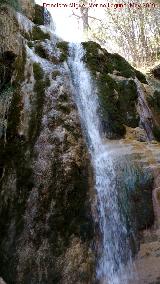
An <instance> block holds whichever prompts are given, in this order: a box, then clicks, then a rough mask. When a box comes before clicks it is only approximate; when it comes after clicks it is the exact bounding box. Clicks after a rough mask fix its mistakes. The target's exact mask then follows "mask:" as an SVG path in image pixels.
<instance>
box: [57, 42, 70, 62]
mask: <svg viewBox="0 0 160 284" xmlns="http://www.w3.org/2000/svg"><path fill="white" fill-rule="evenodd" d="M56 46H57V47H58V48H59V49H60V50H61V55H60V59H59V60H60V62H63V61H66V60H67V58H68V54H69V53H68V52H69V50H68V42H66V41H61V42H58V43H57V44H56Z"/></svg>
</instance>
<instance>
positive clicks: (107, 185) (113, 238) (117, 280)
mask: <svg viewBox="0 0 160 284" xmlns="http://www.w3.org/2000/svg"><path fill="white" fill-rule="evenodd" d="M83 56H84V50H83V47H82V45H81V44H70V56H69V59H68V65H69V68H70V70H71V76H72V82H73V87H74V95H75V100H76V103H77V107H78V110H79V114H80V118H81V123H82V127H83V130H84V133H85V137H86V141H87V145H88V148H89V152H90V155H91V159H92V165H93V170H94V176H95V189H96V194H97V212H98V219H99V227H100V233H101V249H100V252H99V256H98V260H97V270H96V275H97V280H98V281H100V282H98V283H103V284H122V283H124V284H125V283H128V274H127V272H126V271H127V269H126V268H125V264H124V263H125V262H127V261H128V264H129V265H128V266H130V264H131V252H130V248H129V241H128V237H127V229H126V226H125V222H124V220H123V216H122V214H121V212H120V208H119V205H118V203H119V202H118V189H117V178H116V171H115V169H114V158H113V156H112V154H111V152H110V151H109V145H107V144H104V139H103V133H102V130H101V129H102V128H101V122H100V118H99V114H98V110H99V103H98V95H97V88H96V85H95V83H94V81H93V80H92V77H91V75H90V73H89V71H88V70H87V68H86V66H85V64H84V62H83Z"/></svg>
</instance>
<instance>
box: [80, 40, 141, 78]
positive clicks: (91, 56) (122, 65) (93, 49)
mask: <svg viewBox="0 0 160 284" xmlns="http://www.w3.org/2000/svg"><path fill="white" fill-rule="evenodd" d="M82 45H83V47H84V48H85V50H86V55H85V58H84V60H85V62H86V63H87V65H88V66H89V68H90V70H91V71H92V72H93V73H95V72H101V73H113V71H114V70H116V71H118V72H119V73H120V75H121V76H124V77H126V78H130V77H133V78H134V77H135V73H134V69H133V68H132V66H131V65H130V64H129V63H128V62H127V61H126V60H125V59H124V58H123V57H122V56H120V55H119V54H111V53H108V52H107V51H106V50H105V49H103V48H102V47H101V46H100V45H99V44H97V43H95V42H92V41H89V42H83V43H82Z"/></svg>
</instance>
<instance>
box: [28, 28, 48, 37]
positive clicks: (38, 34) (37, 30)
mask: <svg viewBox="0 0 160 284" xmlns="http://www.w3.org/2000/svg"><path fill="white" fill-rule="evenodd" d="M45 39H50V35H49V33H44V32H43V31H42V30H41V29H40V28H39V27H37V26H34V27H33V29H32V34H31V40H45Z"/></svg>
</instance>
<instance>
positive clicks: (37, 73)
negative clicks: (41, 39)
mask: <svg viewBox="0 0 160 284" xmlns="http://www.w3.org/2000/svg"><path fill="white" fill-rule="evenodd" d="M33 73H34V78H35V80H36V81H39V80H42V79H43V77H44V72H43V69H42V68H41V66H40V64H39V63H36V62H34V63H33Z"/></svg>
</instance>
